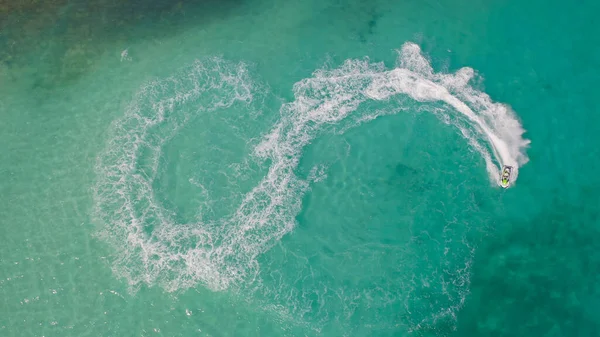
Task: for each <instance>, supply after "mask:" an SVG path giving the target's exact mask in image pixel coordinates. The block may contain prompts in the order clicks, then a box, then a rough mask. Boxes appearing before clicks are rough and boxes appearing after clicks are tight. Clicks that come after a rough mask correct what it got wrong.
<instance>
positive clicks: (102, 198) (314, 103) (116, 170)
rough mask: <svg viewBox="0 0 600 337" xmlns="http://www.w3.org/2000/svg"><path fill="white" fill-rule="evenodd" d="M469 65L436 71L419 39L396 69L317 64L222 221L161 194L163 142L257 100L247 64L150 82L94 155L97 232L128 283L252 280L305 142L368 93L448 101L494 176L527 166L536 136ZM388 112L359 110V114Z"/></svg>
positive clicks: (296, 204) (216, 285)
mask: <svg viewBox="0 0 600 337" xmlns="http://www.w3.org/2000/svg"><path fill="white" fill-rule="evenodd" d="M473 76H474V71H473V70H472V69H470V68H462V69H460V70H458V71H457V72H456V73H454V74H441V73H434V72H433V70H432V68H431V66H430V64H429V62H428V61H427V60H426V59H425V58H424V57H423V56H422V55H421V52H420V49H419V47H418V46H417V45H415V44H412V43H406V44H405V45H404V46H403V47H402V49H401V51H400V52H399V56H398V63H397V66H396V68H395V69H392V70H386V69H385V67H384V65H383V64H382V63H370V62H369V61H368V60H347V61H346V62H345V63H344V64H343V65H342V66H341V67H339V68H337V69H333V70H325V69H322V70H317V71H316V72H315V73H314V74H313V77H311V78H307V79H303V80H301V81H300V82H298V83H296V84H295V85H294V94H295V99H294V101H293V102H291V103H288V104H284V105H283V106H282V107H281V109H280V114H281V117H280V120H279V122H278V123H277V124H276V125H275V126H274V127H273V128H272V129H271V131H270V132H269V133H268V134H267V135H265V136H264V137H263V140H262V142H260V144H258V146H256V148H255V149H254V152H253V155H254V156H255V157H256V158H260V159H268V160H269V163H270V164H269V168H268V172H267V173H266V175H265V176H264V177H263V179H262V180H261V181H260V182H259V183H258V184H257V185H256V186H255V187H254V188H253V189H252V190H251V191H250V192H248V193H246V194H245V195H244V196H243V198H242V201H241V203H240V204H239V206H238V207H237V208H236V209H234V210H232V211H231V213H230V215H229V216H226V217H224V218H222V219H219V220H216V221H214V222H202V221H198V222H194V223H178V222H177V221H176V216H175V214H173V212H172V211H170V210H168V209H166V208H165V207H164V206H163V205H162V203H161V201H160V200H158V198H157V197H156V195H155V192H154V191H153V187H152V186H153V183H154V181H155V180H156V179H157V172H158V167H159V158H160V157H161V153H162V148H163V146H164V145H165V144H166V143H167V142H168V141H169V140H170V139H171V138H172V137H174V135H176V134H177V132H178V130H180V129H181V128H182V127H183V126H184V125H185V124H186V123H187V122H188V121H189V120H191V119H193V118H196V117H197V116H199V115H201V114H206V113H218V112H219V111H220V110H221V109H224V108H229V107H232V106H234V105H237V106H239V105H243V104H246V105H248V104H250V102H252V101H253V99H254V95H255V94H256V84H255V83H254V82H253V81H252V79H251V78H250V76H249V74H248V70H247V68H246V66H245V65H244V64H242V63H240V64H235V63H230V62H226V61H224V60H222V59H218V58H214V59H210V60H206V61H204V62H196V63H195V64H194V65H193V66H192V67H190V68H186V69H184V71H183V72H182V73H180V74H177V75H175V76H173V77H171V78H168V79H165V80H162V81H158V82H153V83H150V84H149V85H147V86H145V87H144V88H142V90H141V91H140V92H139V94H138V95H137V97H136V99H135V100H134V101H133V103H132V105H131V107H130V108H129V109H128V110H127V111H126V113H125V115H124V116H123V117H122V118H121V119H119V120H117V121H115V123H114V125H113V137H112V138H111V139H110V140H109V142H108V146H107V148H106V151H105V152H104V153H102V154H101V155H100V157H99V158H98V163H97V167H96V169H97V173H98V182H97V185H96V186H95V193H94V200H95V215H96V216H97V217H98V219H99V220H100V221H101V222H102V223H103V227H102V229H101V231H100V233H99V235H100V237H102V238H103V239H105V240H106V241H107V242H109V243H110V244H111V245H112V246H113V247H114V248H115V250H116V254H115V262H114V268H113V270H114V272H115V273H116V274H117V275H119V276H122V277H125V278H126V279H127V280H128V282H129V284H130V285H131V286H134V287H137V286H139V285H141V284H147V285H150V286H151V285H155V284H157V285H160V286H162V287H164V288H165V289H166V290H167V291H174V290H177V289H183V288H188V287H192V286H195V285H196V284H198V283H201V284H203V285H204V286H206V287H208V288H210V289H213V290H223V289H227V288H229V287H231V286H236V285H241V284H243V283H244V282H246V281H248V280H252V279H254V278H255V277H256V276H257V275H258V272H259V265H258V262H257V259H256V258H257V256H258V255H259V254H261V253H263V252H264V251H266V250H268V249H269V248H270V247H271V246H272V245H273V244H274V243H276V242H277V241H278V240H279V239H280V238H281V237H282V236H283V235H285V234H286V233H288V232H290V231H291V230H292V229H293V227H294V224H295V216H296V215H297V213H298V212H299V211H300V209H301V198H302V196H303V194H304V193H305V191H306V190H307V189H308V188H309V185H310V179H312V178H314V177H312V178H310V179H309V181H306V180H302V179H300V178H298V177H297V176H296V175H295V174H294V171H295V169H296V168H297V165H298V162H299V159H300V156H301V154H302V150H303V148H304V146H306V145H307V144H309V143H310V142H311V141H312V140H313V139H314V138H315V137H317V136H318V134H319V133H320V132H323V131H324V129H325V126H326V125H331V124H336V123H339V122H341V121H342V120H344V119H346V117H348V116H349V115H350V114H352V113H357V112H356V111H357V108H358V106H359V105H360V104H361V103H363V102H365V101H368V100H378V101H383V100H388V99H390V98H392V97H397V96H408V97H410V98H412V99H414V100H416V101H419V102H442V103H443V107H441V108H436V109H434V113H436V114H439V116H440V117H441V118H442V119H443V120H445V121H446V122H448V123H451V124H452V125H454V126H456V127H458V128H459V129H460V131H461V133H462V135H463V136H464V137H465V138H466V140H467V141H468V142H469V144H470V145H471V146H472V148H473V149H474V150H476V151H477V152H479V153H480V154H481V156H482V158H483V159H484V160H485V162H486V166H487V170H488V173H489V176H490V180H491V181H492V182H494V183H495V182H497V179H498V174H499V167H500V165H502V164H508V165H512V166H513V167H514V168H515V179H516V172H517V171H518V167H519V165H522V164H524V163H526V162H527V160H528V158H527V156H526V155H525V153H524V149H525V148H526V146H527V144H528V141H527V140H525V139H523V138H522V135H523V133H524V130H523V128H522V127H521V125H520V123H519V122H518V120H517V119H516V117H515V115H514V113H513V112H512V111H511V110H510V109H509V108H508V107H507V106H505V105H503V104H499V103H494V102H492V101H491V99H490V98H489V96H488V95H487V94H485V93H482V92H480V91H477V90H475V89H474V88H472V87H471V86H469V84H468V83H469V81H470V80H471V78H473ZM380 113H381V112H376V111H375V112H373V111H371V112H369V111H362V112H361V114H362V115H361V116H359V119H360V120H370V119H372V118H375V117H377V115H378V114H380Z"/></svg>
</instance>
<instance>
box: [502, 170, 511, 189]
mask: <svg viewBox="0 0 600 337" xmlns="http://www.w3.org/2000/svg"><path fill="white" fill-rule="evenodd" d="M512 169H513V168H512V166H507V165H504V166H502V173H501V174H500V186H502V187H503V188H508V186H510V182H511V175H512Z"/></svg>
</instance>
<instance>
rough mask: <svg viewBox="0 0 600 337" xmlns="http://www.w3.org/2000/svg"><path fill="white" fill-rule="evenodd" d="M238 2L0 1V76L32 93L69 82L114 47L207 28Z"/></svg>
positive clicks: (85, 71) (206, 0) (90, 67)
mask: <svg viewBox="0 0 600 337" xmlns="http://www.w3.org/2000/svg"><path fill="white" fill-rule="evenodd" d="M242 1H243V0H225V1H222V0H202V1H166V0H154V1H139V0H125V1H111V0H93V1H82V0H79V1H75V2H68V1H66V0H52V1H44V2H39V1H36V0H25V1H19V2H16V1H9V0H0V31H1V32H2V34H0V65H1V67H0V68H4V70H3V71H2V72H1V73H0V76H6V77H7V78H8V79H9V80H10V79H12V80H15V78H16V77H15V76H10V75H9V74H7V73H8V72H15V73H21V74H22V73H24V74H26V77H28V78H27V80H28V83H30V84H29V85H30V87H31V88H32V89H39V88H41V89H50V88H52V87H54V86H55V85H56V84H68V83H73V82H74V81H76V80H77V79H78V78H79V77H80V76H81V75H83V74H85V73H88V72H90V71H93V70H94V69H95V63H96V61H97V59H98V58H99V57H100V56H102V55H103V54H105V53H106V52H107V50H113V49H114V46H126V45H127V44H128V43H131V42H132V41H136V42H139V41H143V40H153V39H160V38H163V37H166V36H170V35H172V34H176V33H178V32H181V31H182V30H184V29H186V28H187V27H189V26H191V25H198V24H202V23H209V22H211V21H212V20H215V19H219V18H222V17H224V16H226V15H227V14H228V13H229V12H230V10H232V9H233V8H235V7H236V6H238V5H239V4H241V3H242ZM31 64H37V65H38V66H36V67H35V69H31Z"/></svg>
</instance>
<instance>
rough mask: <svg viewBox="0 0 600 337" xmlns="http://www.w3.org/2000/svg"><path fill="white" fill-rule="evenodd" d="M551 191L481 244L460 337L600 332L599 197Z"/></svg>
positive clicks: (560, 334)
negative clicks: (540, 205)
mask: <svg viewBox="0 0 600 337" xmlns="http://www.w3.org/2000/svg"><path fill="white" fill-rule="evenodd" d="M580 195H581V197H582V198H585V197H586V196H587V197H590V196H591V197H593V194H592V193H589V191H587V189H585V190H581V191H580ZM555 196H556V197H555V198H554V200H553V202H552V203H551V204H550V205H549V207H547V208H546V209H545V210H544V211H543V212H541V213H539V214H538V215H537V216H535V217H534V218H532V219H531V221H528V222H523V221H522V220H515V221H508V220H507V221H504V222H501V223H498V225H497V235H496V236H495V237H490V238H488V240H487V241H485V242H484V243H483V244H482V247H480V249H478V251H477V254H476V256H477V260H476V262H475V265H474V269H473V278H472V289H471V294H470V296H469V298H468V300H467V304H466V306H465V308H464V310H462V311H461V312H460V314H459V317H458V318H459V329H458V331H457V334H456V335H457V336H515V335H518V336H598V335H600V323H598V322H600V314H599V313H600V283H598V277H597V276H594V275H599V274H600V253H599V252H598V247H599V244H598V242H600V227H599V225H600V210H599V209H598V206H597V205H598V204H600V200H596V202H595V203H593V202H591V201H593V200H587V203H577V204H574V203H572V202H570V201H568V200H566V199H565V198H562V197H561V196H560V194H555ZM595 199H598V196H595ZM592 205H593V206H592Z"/></svg>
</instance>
